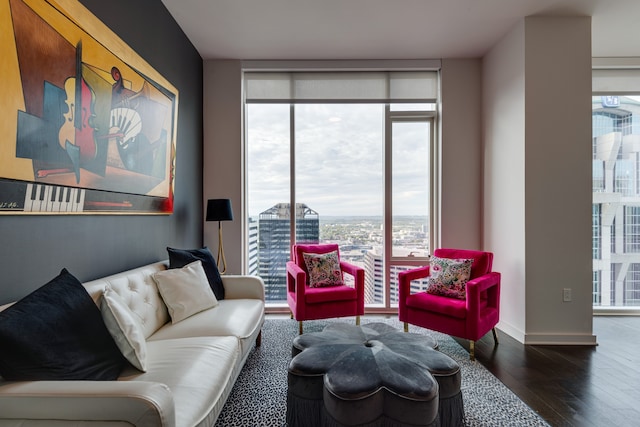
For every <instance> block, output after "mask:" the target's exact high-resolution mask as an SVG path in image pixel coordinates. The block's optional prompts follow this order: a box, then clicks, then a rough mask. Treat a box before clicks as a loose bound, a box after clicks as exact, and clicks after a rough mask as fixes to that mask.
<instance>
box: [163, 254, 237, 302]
mask: <svg viewBox="0 0 640 427" xmlns="http://www.w3.org/2000/svg"><path fill="white" fill-rule="evenodd" d="M167 252H169V268H182V267H184V266H185V265H187V264H191V263H192V262H195V261H202V268H204V272H205V274H206V275H207V280H208V281H209V286H211V290H212V291H213V294H214V295H215V296H216V299H217V300H218V301H220V300H223V299H224V285H223V284H222V278H221V277H220V272H219V271H218V266H217V265H216V260H215V259H213V254H212V253H211V251H210V250H209V248H208V247H206V246H205V247H204V248H202V249H175V248H169V247H167Z"/></svg>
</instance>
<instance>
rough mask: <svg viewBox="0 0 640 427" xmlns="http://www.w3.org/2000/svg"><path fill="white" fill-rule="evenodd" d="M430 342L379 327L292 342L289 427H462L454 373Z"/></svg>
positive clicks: (334, 329)
mask: <svg viewBox="0 0 640 427" xmlns="http://www.w3.org/2000/svg"><path fill="white" fill-rule="evenodd" d="M436 348H437V342H436V341H435V340H433V339H432V338H430V337H426V336H421V335H416V334H408V333H403V332H400V331H399V330H397V329H395V328H393V327H391V326H389V325H386V324H383V323H372V324H368V325H364V326H362V327H358V326H355V327H354V326H352V325H347V324H332V325H329V326H327V327H326V328H325V329H324V330H323V331H322V332H319V333H311V334H304V335H300V336H298V337H297V338H296V339H295V340H294V343H293V349H292V355H293V356H294V357H293V359H292V360H291V363H290V364H289V369H288V371H289V374H288V386H289V387H288V390H287V414H286V420H287V425H288V426H289V427H297V426H301V427H302V426H304V427H316V426H328V427H334V426H335V427H356V426H357V427H419V426H420V427H452V426H456V427H457V426H462V425H464V407H463V401H462V393H461V392H460V367H459V366H458V364H457V363H455V361H453V360H452V359H451V358H449V357H448V356H446V355H444V354H442V353H440V352H439V351H437V350H435V349H436Z"/></svg>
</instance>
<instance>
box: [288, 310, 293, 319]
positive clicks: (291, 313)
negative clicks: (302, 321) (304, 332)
mask: <svg viewBox="0 0 640 427" xmlns="http://www.w3.org/2000/svg"><path fill="white" fill-rule="evenodd" d="M289 315H290V316H291V317H290V318H291V319H293V311H290V312H289Z"/></svg>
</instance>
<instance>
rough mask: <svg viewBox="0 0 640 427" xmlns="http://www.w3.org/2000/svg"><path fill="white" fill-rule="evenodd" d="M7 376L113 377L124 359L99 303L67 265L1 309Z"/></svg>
mask: <svg viewBox="0 0 640 427" xmlns="http://www.w3.org/2000/svg"><path fill="white" fill-rule="evenodd" d="M0 349H1V350H0V375H2V377H4V378H5V379H6V380H16V381H31V380H105V381H106V380H115V379H117V378H118V375H119V374H120V372H121V371H122V368H123V367H124V364H125V359H124V357H123V356H122V353H120V350H118V347H117V346H116V343H115V342H114V341H113V338H112V337H111V335H110V334H109V331H108V330H107V327H106V326H105V324H104V322H103V321H102V316H101V314H100V310H99V309H98V306H97V305H96V304H95V303H94V302H93V299H92V298H91V296H90V295H89V293H88V292H87V290H86V289H85V288H84V286H82V283H80V281H78V279H76V278H75V277H74V276H73V275H71V274H70V273H69V272H68V271H67V269H63V270H62V271H61V272H60V274H59V275H58V276H57V277H55V278H54V279H52V280H51V281H50V282H49V283H47V284H46V285H44V286H42V287H40V288H39V289H36V290H35V291H33V292H32V293H30V294H29V295H27V296H26V297H24V298H22V299H21V300H19V301H18V302H16V303H15V304H13V305H12V306H10V307H9V308H7V309H6V310H4V311H2V312H0Z"/></svg>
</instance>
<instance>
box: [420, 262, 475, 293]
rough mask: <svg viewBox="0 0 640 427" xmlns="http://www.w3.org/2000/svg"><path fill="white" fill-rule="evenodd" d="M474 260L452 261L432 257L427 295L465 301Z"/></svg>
mask: <svg viewBox="0 0 640 427" xmlns="http://www.w3.org/2000/svg"><path fill="white" fill-rule="evenodd" d="M471 264H473V259H450V258H438V257H436V256H431V259H430V263H429V280H428V282H429V284H428V288H427V293H429V294H434V295H441V296H443V297H450V298H458V299H465V298H466V297H467V282H468V281H469V277H470V276H471Z"/></svg>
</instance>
